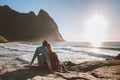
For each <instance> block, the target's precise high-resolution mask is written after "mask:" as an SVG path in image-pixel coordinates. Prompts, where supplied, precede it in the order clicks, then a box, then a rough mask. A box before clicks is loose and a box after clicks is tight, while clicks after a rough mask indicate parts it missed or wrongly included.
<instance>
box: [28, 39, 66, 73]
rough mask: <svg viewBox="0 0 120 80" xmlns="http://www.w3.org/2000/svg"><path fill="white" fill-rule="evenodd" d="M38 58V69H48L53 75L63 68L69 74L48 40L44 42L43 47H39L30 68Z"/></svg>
mask: <svg viewBox="0 0 120 80" xmlns="http://www.w3.org/2000/svg"><path fill="white" fill-rule="evenodd" d="M36 57H37V61H38V67H40V68H43V69H48V70H49V71H50V72H51V73H54V71H57V70H59V68H62V69H63V70H64V71H65V72H68V71H67V69H66V68H65V66H64V65H63V64H62V63H61V62H60V61H59V59H58V56H57V54H56V53H55V52H54V50H53V48H52V45H51V44H50V43H48V42H47V41H46V40H44V41H43V44H42V46H41V47H38V48H37V49H36V51H35V54H34V56H33V58H32V60H31V62H30V65H29V66H30V67H32V64H33V62H34V60H35V58H36Z"/></svg>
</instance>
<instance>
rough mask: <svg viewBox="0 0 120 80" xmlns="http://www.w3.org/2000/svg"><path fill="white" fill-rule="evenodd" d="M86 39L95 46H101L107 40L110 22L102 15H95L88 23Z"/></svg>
mask: <svg viewBox="0 0 120 80" xmlns="http://www.w3.org/2000/svg"><path fill="white" fill-rule="evenodd" d="M85 24H86V29H85V30H86V32H85V33H86V39H87V40H88V41H89V42H91V43H92V45H93V46H100V45H101V43H102V42H103V41H104V40H105V38H106V31H107V25H108V22H107V20H106V19H105V17H104V16H103V15H101V14H98V13H97V14H94V15H92V16H91V17H90V18H89V19H88V20H87V21H86V23H85Z"/></svg>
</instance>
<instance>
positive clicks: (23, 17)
mask: <svg viewBox="0 0 120 80" xmlns="http://www.w3.org/2000/svg"><path fill="white" fill-rule="evenodd" d="M0 34H1V35H3V36H4V37H5V38H6V39H8V40H9V41H34V40H44V39H47V40H51V41H63V40H64V39H63V38H62V36H61V34H60V33H59V30H58V26H57V24H56V23H55V22H54V20H53V19H52V18H51V17H50V16H49V15H48V13H47V12H45V11H44V10H40V12H39V14H38V15H35V14H34V12H32V11H30V12H29V13H19V12H17V11H14V10H12V9H10V8H9V7H8V6H6V5H5V6H0Z"/></svg>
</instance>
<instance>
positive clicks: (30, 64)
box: [29, 57, 35, 67]
mask: <svg viewBox="0 0 120 80" xmlns="http://www.w3.org/2000/svg"><path fill="white" fill-rule="evenodd" d="M34 60H35V58H34V57H33V58H32V60H31V62H30V65H29V66H30V67H32V64H33V62H34Z"/></svg>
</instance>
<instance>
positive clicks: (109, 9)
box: [0, 0, 120, 41]
mask: <svg viewBox="0 0 120 80" xmlns="http://www.w3.org/2000/svg"><path fill="white" fill-rule="evenodd" d="M3 5H8V6H9V7H10V8H12V9H14V10H16V11H18V12H21V13H28V12H30V11H34V12H35V14H36V15H37V14H38V13H39V11H40V9H43V10H45V11H46V12H47V13H48V14H49V15H50V16H51V17H52V18H53V19H54V21H55V22H56V24H57V25H58V28H59V32H60V33H61V35H62V37H63V38H64V39H65V40H67V41H95V40H96V41H120V0H0V6H3ZM96 15H97V16H96ZM88 23H90V24H88Z"/></svg>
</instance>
